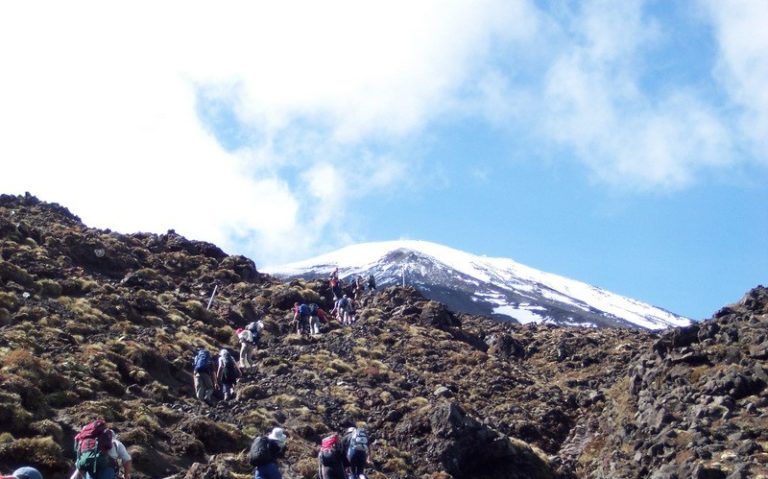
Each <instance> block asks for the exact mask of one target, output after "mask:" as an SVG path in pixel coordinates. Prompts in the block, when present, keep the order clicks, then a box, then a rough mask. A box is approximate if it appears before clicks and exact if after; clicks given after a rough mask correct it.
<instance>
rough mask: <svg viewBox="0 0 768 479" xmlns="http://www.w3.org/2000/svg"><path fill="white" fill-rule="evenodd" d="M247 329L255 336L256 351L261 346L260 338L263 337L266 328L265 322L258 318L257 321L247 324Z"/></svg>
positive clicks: (254, 346) (254, 348)
mask: <svg viewBox="0 0 768 479" xmlns="http://www.w3.org/2000/svg"><path fill="white" fill-rule="evenodd" d="M245 329H247V330H248V331H250V332H251V336H252V337H253V349H252V351H255V350H256V349H258V347H259V339H261V332H262V331H263V330H264V323H263V322H262V321H261V320H260V319H257V320H256V321H251V322H250V323H248V324H246V325H245ZM248 359H250V358H248Z"/></svg>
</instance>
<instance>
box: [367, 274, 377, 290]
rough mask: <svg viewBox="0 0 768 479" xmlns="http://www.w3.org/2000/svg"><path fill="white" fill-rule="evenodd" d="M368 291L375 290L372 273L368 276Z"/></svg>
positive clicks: (374, 279) (374, 280)
mask: <svg viewBox="0 0 768 479" xmlns="http://www.w3.org/2000/svg"><path fill="white" fill-rule="evenodd" d="M368 289H370V290H371V291H373V290H375V289H376V278H375V277H374V276H373V273H371V275H370V276H368Z"/></svg>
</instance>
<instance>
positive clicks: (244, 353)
mask: <svg viewBox="0 0 768 479" xmlns="http://www.w3.org/2000/svg"><path fill="white" fill-rule="evenodd" d="M262 329H264V324H263V323H262V322H261V321H253V322H251V323H249V324H248V325H247V326H246V327H245V328H238V329H237V331H236V333H237V337H238V341H239V342H240V361H239V364H238V361H235V358H234V357H233V356H232V353H230V352H229V350H228V349H226V348H222V349H221V350H220V351H219V356H218V360H217V361H216V365H215V366H214V360H213V357H212V355H211V353H210V352H209V351H208V350H207V349H206V348H205V346H200V347H198V350H197V353H196V354H195V357H194V359H193V360H192V368H193V378H194V386H195V396H196V397H197V399H199V400H200V401H203V402H205V403H206V404H208V405H213V403H214V395H216V394H217V392H219V393H220V394H221V398H220V399H223V400H224V401H229V400H230V399H235V384H236V383H237V380H238V379H240V378H241V377H243V373H244V372H249V371H250V370H251V369H252V368H253V364H252V363H251V355H252V354H253V351H254V350H255V349H256V347H257V346H258V343H259V336H260V335H261V331H262Z"/></svg>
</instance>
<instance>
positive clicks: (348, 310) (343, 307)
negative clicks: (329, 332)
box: [334, 294, 355, 326]
mask: <svg viewBox="0 0 768 479" xmlns="http://www.w3.org/2000/svg"><path fill="white" fill-rule="evenodd" d="M334 309H336V314H337V315H338V318H339V322H340V323H341V324H344V325H347V326H349V325H351V324H352V323H353V322H354V312H355V308H354V303H353V301H352V298H350V297H349V296H347V295H346V294H345V295H344V296H342V297H341V299H340V300H339V301H338V302H337V303H336V308H334Z"/></svg>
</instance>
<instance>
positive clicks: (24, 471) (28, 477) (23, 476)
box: [0, 466, 43, 479]
mask: <svg viewBox="0 0 768 479" xmlns="http://www.w3.org/2000/svg"><path fill="white" fill-rule="evenodd" d="M0 479H43V475H42V474H40V471H38V470H37V469H35V468H34V467H29V466H24V467H20V468H18V469H16V470H15V471H13V474H11V475H10V476H3V475H0Z"/></svg>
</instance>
